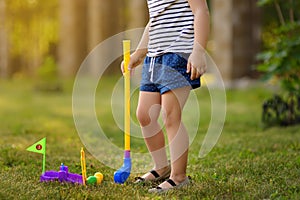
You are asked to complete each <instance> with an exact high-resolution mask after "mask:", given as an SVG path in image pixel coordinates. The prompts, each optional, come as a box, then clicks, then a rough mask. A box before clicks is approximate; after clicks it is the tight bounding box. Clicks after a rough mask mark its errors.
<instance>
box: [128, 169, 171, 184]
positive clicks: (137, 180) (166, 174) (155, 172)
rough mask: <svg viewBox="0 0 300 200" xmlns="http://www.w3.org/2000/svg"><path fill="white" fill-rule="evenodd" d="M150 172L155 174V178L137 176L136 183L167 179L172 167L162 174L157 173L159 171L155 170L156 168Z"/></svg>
mask: <svg viewBox="0 0 300 200" xmlns="http://www.w3.org/2000/svg"><path fill="white" fill-rule="evenodd" d="M149 173H151V174H152V175H153V176H154V178H153V179H145V178H142V177H136V178H135V182H134V183H145V182H156V181H161V180H164V179H167V178H169V176H170V174H171V167H168V170H167V171H165V172H164V173H163V174H162V175H159V174H158V173H157V171H155V170H151V171H149Z"/></svg>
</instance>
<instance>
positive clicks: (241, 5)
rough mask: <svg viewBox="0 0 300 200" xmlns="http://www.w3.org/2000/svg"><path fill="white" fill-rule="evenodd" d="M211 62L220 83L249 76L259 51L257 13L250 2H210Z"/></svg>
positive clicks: (258, 18)
mask: <svg viewBox="0 0 300 200" xmlns="http://www.w3.org/2000/svg"><path fill="white" fill-rule="evenodd" d="M212 8H213V12H212V15H213V17H212V19H213V39H214V42H215V46H216V48H215V50H214V52H213V54H214V59H215V62H216V64H217V66H218V67H219V70H220V71H221V74H222V76H223V79H224V80H225V81H228V82H229V83H230V82H231V81H232V80H235V79H239V78H241V77H245V76H249V75H251V73H252V65H253V64H254V62H255V59H254V58H255V55H256V53H257V52H258V50H259V44H260V39H259V34H260V28H259V27H260V17H259V13H260V11H259V9H258V8H257V6H256V5H255V2H253V1H252V0H244V1H241V0H227V1H223V0H213V1H212Z"/></svg>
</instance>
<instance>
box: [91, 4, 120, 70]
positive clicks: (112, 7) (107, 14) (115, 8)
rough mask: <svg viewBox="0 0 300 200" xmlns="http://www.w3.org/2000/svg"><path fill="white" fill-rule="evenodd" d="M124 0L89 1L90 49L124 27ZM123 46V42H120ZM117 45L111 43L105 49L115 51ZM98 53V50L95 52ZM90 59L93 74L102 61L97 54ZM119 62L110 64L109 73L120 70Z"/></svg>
mask: <svg viewBox="0 0 300 200" xmlns="http://www.w3.org/2000/svg"><path fill="white" fill-rule="evenodd" d="M124 10H125V3H124V0H110V1H107V0H89V1H88V50H89V51H92V50H93V49H94V48H95V47H96V46H97V45H98V44H100V43H101V42H102V41H104V40H106V39H108V38H109V37H111V36H113V35H115V34H117V33H120V32H121V31H122V30H123V29H124V20H123V19H124V13H125V12H124ZM120 47H121V44H120ZM120 47H116V46H114V45H111V46H109V47H107V48H106V49H105V52H106V53H108V55H109V54H110V53H109V52H113V51H115V48H120ZM94 53H96V52H94ZM92 58H94V60H89V65H90V69H91V70H92V73H93V74H96V71H97V70H99V69H98V68H99V64H98V62H100V61H99V60H98V59H97V57H96V56H92V57H91V59H92ZM119 62H120V60H117V61H116V62H114V63H113V64H111V65H110V66H106V67H107V72H108V73H113V72H115V71H117V70H118V72H119V67H118V66H119Z"/></svg>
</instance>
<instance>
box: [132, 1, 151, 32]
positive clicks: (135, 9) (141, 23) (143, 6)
mask: <svg viewBox="0 0 300 200" xmlns="http://www.w3.org/2000/svg"><path fill="white" fill-rule="evenodd" d="M128 18H129V21H128V29H132V28H141V27H145V26H146V24H147V22H148V10H147V2H146V1H141V0H130V1H129V17H128Z"/></svg>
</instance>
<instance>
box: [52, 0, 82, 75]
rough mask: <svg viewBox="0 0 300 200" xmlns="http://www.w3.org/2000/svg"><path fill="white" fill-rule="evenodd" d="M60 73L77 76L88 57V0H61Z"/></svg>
mask: <svg viewBox="0 0 300 200" xmlns="http://www.w3.org/2000/svg"><path fill="white" fill-rule="evenodd" d="M59 3H60V33H59V35H60V41H59V50H58V65H59V73H60V75H61V76H62V77H72V76H74V75H75V74H76V72H77V70H78V69H79V67H80V65H81V63H82V61H83V60H84V58H85V56H86V55H87V43H86V34H87V32H86V30H87V27H86V0H60V1H59Z"/></svg>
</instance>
